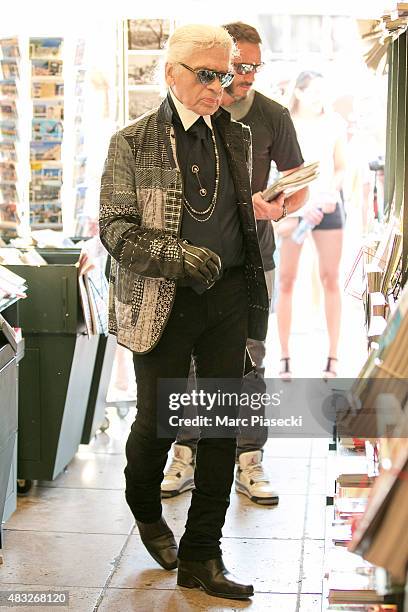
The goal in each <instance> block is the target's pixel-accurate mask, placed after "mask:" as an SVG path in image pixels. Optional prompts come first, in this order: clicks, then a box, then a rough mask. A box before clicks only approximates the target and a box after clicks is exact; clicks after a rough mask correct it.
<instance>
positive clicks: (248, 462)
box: [235, 450, 279, 506]
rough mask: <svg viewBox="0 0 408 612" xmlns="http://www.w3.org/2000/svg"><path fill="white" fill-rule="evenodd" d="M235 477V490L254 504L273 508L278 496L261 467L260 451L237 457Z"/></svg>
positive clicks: (277, 501)
mask: <svg viewBox="0 0 408 612" xmlns="http://www.w3.org/2000/svg"><path fill="white" fill-rule="evenodd" d="M238 460H239V464H238V468H237V472H236V475H235V490H236V491H237V492H238V493H242V494H243V495H246V496H247V497H249V499H250V500H251V501H253V502H255V503H256V504H264V505H268V506H269V505H270V506H275V505H276V504H278V503H279V495H278V494H277V493H276V491H274V490H273V489H272V487H271V483H270V481H269V478H268V476H267V475H266V474H265V472H264V469H263V466H262V451H260V450H257V451H250V452H248V453H241V454H240V455H239V459H238Z"/></svg>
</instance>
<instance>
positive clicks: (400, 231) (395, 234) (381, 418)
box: [324, 2, 408, 612]
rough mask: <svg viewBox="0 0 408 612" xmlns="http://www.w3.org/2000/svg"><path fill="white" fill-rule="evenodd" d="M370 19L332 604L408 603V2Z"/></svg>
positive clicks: (383, 607) (377, 609)
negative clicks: (372, 214)
mask: <svg viewBox="0 0 408 612" xmlns="http://www.w3.org/2000/svg"><path fill="white" fill-rule="evenodd" d="M377 27H378V29H379V31H380V33H381V37H382V40H383V41H384V40H385V41H388V43H389V44H390V49H389V51H390V52H389V54H388V76H389V81H388V88H389V91H388V93H389V98H388V108H387V146H386V156H385V157H386V169H385V190H384V192H385V196H384V217H383V219H382V220H381V222H380V223H378V226H377V227H376V228H374V229H375V231H373V233H372V234H371V235H369V236H368V237H367V239H366V242H365V244H364V246H363V247H362V248H361V249H360V252H359V253H358V254H357V257H356V259H355V262H354V264H353V267H352V270H351V272H350V274H349V277H348V279H347V282H346V290H347V291H348V292H349V293H351V294H352V295H354V296H355V297H357V298H359V299H360V300H361V301H362V303H363V305H364V312H365V317H366V325H367V338H368V353H369V354H368V358H367V361H366V363H365V364H364V365H363V367H362V369H361V371H360V373H359V375H358V377H357V378H356V380H355V381H354V382H353V384H352V386H351V389H350V390H349V392H348V395H347V403H346V409H345V410H344V411H342V414H341V416H340V418H338V419H337V436H336V440H334V441H333V444H332V446H331V450H332V451H334V453H333V456H332V461H331V463H332V467H333V470H332V471H335V472H336V475H335V477H334V478H333V483H332V490H331V491H330V493H329V497H328V500H329V501H331V502H332V505H329V507H328V515H327V519H328V520H327V523H326V541H325V544H326V546H325V549H326V551H325V552H326V572H325V578H326V580H325V582H324V591H325V595H326V596H327V599H326V598H324V600H325V603H327V604H328V608H326V609H329V610H333V611H334V610H350V611H351V610H355V611H357V610H361V612H363V611H368V610H369V611H370V612H385V611H387V612H406V611H407V610H408V580H407V572H408V384H407V380H408V282H407V278H408V264H407V259H408V257H407V252H406V240H407V232H408V210H407V209H406V207H407V206H408V202H407V199H406V193H407V188H408V170H407V167H406V152H407V150H408V137H407V133H406V125H407V121H408V113H407V110H408V107H406V100H405V95H406V88H407V73H406V50H407V31H408V2H405V3H404V2H402V3H400V2H399V3H397V7H396V9H395V10H393V11H392V12H390V13H387V14H385V15H384V16H383V17H382V21H381V22H379V23H378V24H377ZM397 85H398V86H397ZM402 101H403V104H402V103H401V102H402ZM401 126H403V127H401ZM404 194H405V195H404ZM343 424H345V425H346V427H347V433H346V434H345V435H342V432H341V427H342V425H343ZM350 436H353V437H350ZM333 475H334V474H333ZM333 485H334V486H333ZM404 594H405V597H404ZM404 600H405V601H404Z"/></svg>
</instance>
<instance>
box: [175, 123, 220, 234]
mask: <svg viewBox="0 0 408 612" xmlns="http://www.w3.org/2000/svg"><path fill="white" fill-rule="evenodd" d="M211 139H212V143H213V147H214V153H215V187H214V193H213V197H212V200H211V202H210V205H209V206H208V208H206V209H205V210H196V209H195V208H193V207H192V206H191V204H190V202H189V201H188V200H187V198H186V196H185V195H183V203H184V207H185V209H186V211H187V212H188V214H189V215H190V216H191V217H192V218H193V219H194V220H195V221H198V222H199V223H205V222H206V221H208V220H209V219H210V218H211V216H212V214H213V212H214V210H215V205H216V203H217V196H218V185H219V182H220V158H219V155H218V150H217V143H216V140H215V136H214V131H213V130H211ZM199 170H200V169H199V167H198V166H197V164H194V165H193V166H191V172H193V174H196V176H197V179H198V181H199V182H200V179H199V178H198V172H199ZM200 187H201V189H200V194H201V195H206V193H205V194H202V193H201V192H202V191H205V190H203V187H202V186H201V183H200ZM196 215H198V216H196ZM204 215H208V216H207V217H206V218H205V219H201V218H200V217H203V216H204Z"/></svg>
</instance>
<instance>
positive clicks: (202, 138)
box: [184, 117, 215, 211]
mask: <svg viewBox="0 0 408 612" xmlns="http://www.w3.org/2000/svg"><path fill="white" fill-rule="evenodd" d="M187 134H188V135H189V139H188V140H189V148H188V153H187V156H186V167H185V173H184V192H185V196H186V198H187V200H188V202H189V203H190V205H191V206H192V207H193V208H195V209H196V210H199V211H203V210H205V209H206V208H208V206H209V205H210V204H211V201H212V197H213V194H214V188H215V154H214V146H213V143H212V136H211V130H210V128H209V127H208V126H207V124H206V123H205V121H204V119H203V118H202V117H200V118H199V119H198V120H197V121H196V122H195V123H194V124H193V125H192V126H191V127H190V128H189V129H188V130H187Z"/></svg>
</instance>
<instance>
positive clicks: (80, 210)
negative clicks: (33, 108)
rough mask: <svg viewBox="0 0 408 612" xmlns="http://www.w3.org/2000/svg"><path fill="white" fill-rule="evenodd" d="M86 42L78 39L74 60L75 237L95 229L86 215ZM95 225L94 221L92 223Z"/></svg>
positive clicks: (92, 232) (90, 232) (93, 232)
mask: <svg viewBox="0 0 408 612" xmlns="http://www.w3.org/2000/svg"><path fill="white" fill-rule="evenodd" d="M85 50H86V41H85V39H83V38H80V39H78V40H77V42H76V48H75V58H74V83H75V85H74V87H75V91H74V105H75V117H74V150H73V155H74V175H73V188H74V192H75V196H74V197H75V209H74V219H75V227H74V234H75V236H78V237H80V236H89V235H95V233H96V229H95V227H92V226H91V225H92V220H91V219H90V217H89V216H88V215H86V196H87V192H88V184H87V176H86V165H87V157H86V154H85V149H84V146H85V129H84V118H85V113H84V111H85V89H86V85H87V70H86V64H85ZM93 225H95V221H94V222H93Z"/></svg>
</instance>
